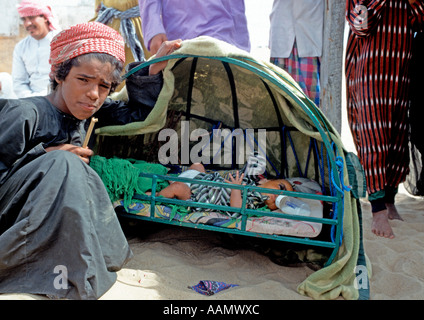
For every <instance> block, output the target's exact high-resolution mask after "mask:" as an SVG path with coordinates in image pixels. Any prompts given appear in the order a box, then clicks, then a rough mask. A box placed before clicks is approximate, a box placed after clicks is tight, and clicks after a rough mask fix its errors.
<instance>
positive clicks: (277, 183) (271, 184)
mask: <svg viewBox="0 0 424 320" xmlns="http://www.w3.org/2000/svg"><path fill="white" fill-rule="evenodd" d="M258 187H261V188H268V189H276V190H288V191H293V188H292V187H291V185H290V183H289V182H288V181H287V180H284V179H276V180H267V179H261V180H259V182H258ZM263 195H264V196H267V197H268V199H267V200H265V204H266V205H267V207H268V208H269V209H270V210H277V206H276V205H275V199H277V197H278V195H277V194H273V193H263Z"/></svg>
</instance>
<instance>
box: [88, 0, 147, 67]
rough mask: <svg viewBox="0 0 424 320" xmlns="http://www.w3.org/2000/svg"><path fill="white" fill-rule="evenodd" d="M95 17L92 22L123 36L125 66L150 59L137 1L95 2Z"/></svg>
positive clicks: (105, 0) (96, 0) (107, 0)
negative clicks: (108, 27)
mask: <svg viewBox="0 0 424 320" xmlns="http://www.w3.org/2000/svg"><path fill="white" fill-rule="evenodd" d="M95 7H96V15H95V17H94V19H93V20H95V21H97V22H101V23H104V24H107V25H108V26H110V27H112V28H113V29H115V30H116V31H118V32H120V33H121V35H122V36H123V38H124V40H125V43H126V44H127V45H126V46H125V65H128V64H130V63H131V62H134V61H144V60H147V59H148V58H150V53H149V51H148V50H147V48H146V47H145V46H144V39H143V32H142V29H141V18H140V9H139V6H138V0H126V1H122V0H95Z"/></svg>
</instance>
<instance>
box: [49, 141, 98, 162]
mask: <svg viewBox="0 0 424 320" xmlns="http://www.w3.org/2000/svg"><path fill="white" fill-rule="evenodd" d="M54 150H64V151H69V152H72V153H74V154H76V155H77V156H78V157H80V159H81V160H82V161H84V162H85V163H87V164H88V163H89V162H90V157H91V156H92V155H93V154H94V152H93V150H91V149H88V148H83V147H78V146H75V145H73V144H68V143H66V144H61V145H58V146H55V147H47V148H46V152H50V151H54Z"/></svg>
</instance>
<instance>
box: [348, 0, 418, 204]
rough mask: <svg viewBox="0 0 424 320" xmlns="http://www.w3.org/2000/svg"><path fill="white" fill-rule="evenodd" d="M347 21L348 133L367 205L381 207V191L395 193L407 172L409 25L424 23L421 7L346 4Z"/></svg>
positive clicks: (390, 0)
mask: <svg viewBox="0 0 424 320" xmlns="http://www.w3.org/2000/svg"><path fill="white" fill-rule="evenodd" d="M364 12H365V13H366V19H365V20H364V17H363V14H364ZM346 17H347V22H348V24H349V27H350V31H349V37H348V41H347V46H346V66H345V69H346V70H345V71H346V95H347V100H346V102H347V117H348V122H349V127H350V129H351V132H352V137H353V141H354V143H355V147H356V150H357V152H358V157H359V159H360V161H361V164H362V166H363V167H364V171H365V177H366V182H367V191H368V194H369V200H370V201H375V200H380V203H381V204H382V205H383V206H384V203H388V201H386V200H385V199H384V196H385V192H386V188H387V187H389V188H396V187H398V186H399V184H400V183H402V182H403V181H405V177H406V175H407V174H408V171H409V148H408V128H409V124H408V118H407V117H408V107H409V86H410V68H411V64H410V63H411V59H412V51H411V50H412V49H411V46H412V41H413V37H414V28H413V26H412V25H411V21H412V20H413V18H414V17H415V18H418V17H421V18H422V17H424V2H423V1H422V0H420V1H416V2H415V3H414V4H410V3H409V2H408V1H406V0H403V1H399V0H387V1H381V0H380V1H359V0H350V1H347V7H346ZM420 58H421V59H422V57H420ZM412 68H414V66H412ZM375 210H378V209H375Z"/></svg>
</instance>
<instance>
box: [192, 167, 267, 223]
mask: <svg viewBox="0 0 424 320" xmlns="http://www.w3.org/2000/svg"><path fill="white" fill-rule="evenodd" d="M228 174H232V175H233V177H235V173H228ZM241 174H242V171H240V175H241ZM226 177H228V175H226ZM195 179H197V180H203V181H214V182H219V183H225V181H224V179H226V178H224V177H222V176H221V175H220V174H219V173H218V172H213V173H202V172H199V174H198V175H197V176H196V177H195ZM243 185H250V186H256V184H255V181H254V180H253V179H251V178H249V177H247V176H244V177H243ZM190 189H191V198H190V200H191V201H196V202H201V203H210V204H215V205H219V206H227V207H228V206H230V196H231V190H232V189H231V188H222V187H215V186H210V185H204V184H200V183H192V184H191V186H190ZM267 199H268V197H267V196H265V195H262V194H261V193H260V192H258V191H249V192H248V194H247V198H246V207H247V208H248V209H261V208H263V207H266V205H265V203H264V201H265V200H267ZM192 209H193V210H197V211H216V210H214V209H207V208H199V207H192ZM225 213H226V214H227V215H229V216H230V217H232V218H237V217H238V216H240V214H239V213H237V212H225Z"/></svg>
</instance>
